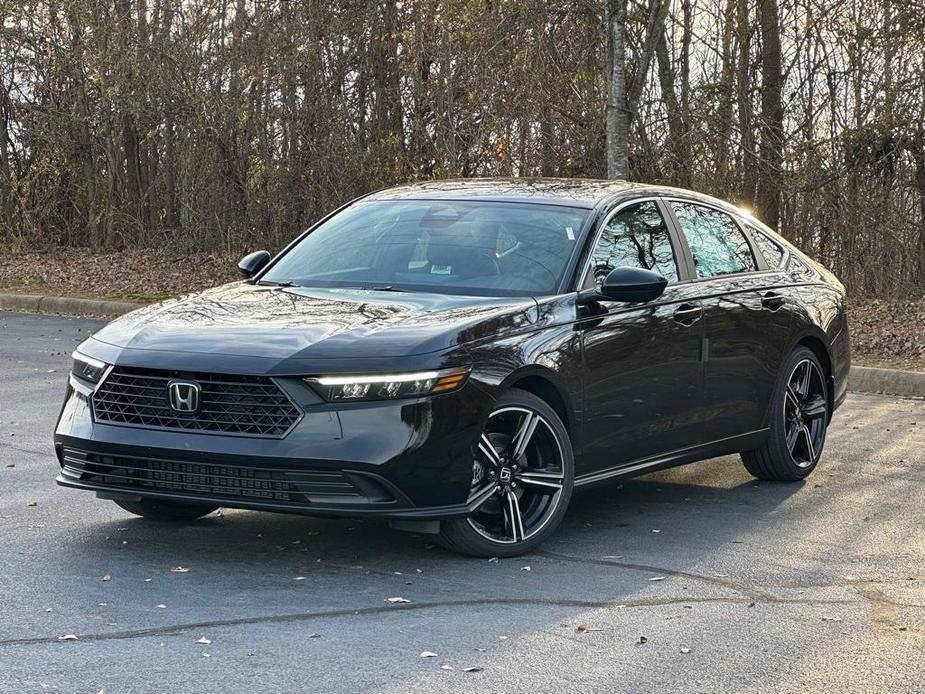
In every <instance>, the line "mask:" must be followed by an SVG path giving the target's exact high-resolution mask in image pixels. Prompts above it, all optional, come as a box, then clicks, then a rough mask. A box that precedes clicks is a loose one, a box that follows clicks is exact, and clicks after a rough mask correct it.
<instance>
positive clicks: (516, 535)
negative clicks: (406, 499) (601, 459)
mask: <svg viewBox="0 0 925 694" xmlns="http://www.w3.org/2000/svg"><path fill="white" fill-rule="evenodd" d="M522 434H523V435H526V440H524V436H522ZM489 448H490V450H488V449H489ZM472 455H473V489H472V496H473V497H475V498H481V504H480V505H479V506H478V507H477V508H476V510H475V511H473V513H472V514H471V515H470V516H469V517H468V518H460V519H455V520H448V521H443V522H442V523H441V531H440V536H439V541H440V543H441V544H443V546H444V547H446V548H447V549H450V550H452V551H454V552H458V553H460V554H467V555H469V556H473V557H516V556H518V555H521V554H524V553H526V552H529V551H531V550H533V549H534V548H536V547H538V546H539V545H540V544H542V543H543V542H544V541H545V540H546V539H548V538H549V536H550V535H552V534H553V533H554V532H555V531H556V528H558V527H559V524H560V523H561V522H562V519H563V517H564V516H565V512H566V509H567V508H568V504H569V501H570V500H571V498H572V490H573V488H574V484H575V462H574V457H573V452H572V442H571V440H570V439H569V435H568V431H567V430H566V428H565V425H564V424H563V423H562V420H561V419H560V418H559V415H558V414H556V412H555V410H553V409H552V407H550V406H549V405H548V404H547V403H546V402H545V401H544V400H542V399H541V398H538V397H537V396H535V395H533V394H532V393H528V392H526V391H523V390H518V389H511V390H509V391H508V392H506V393H504V394H503V395H502V396H501V397H500V398H498V400H497V402H496V403H495V406H494V408H493V410H492V412H491V414H490V415H489V417H488V421H487V422H486V425H485V430H484V432H483V433H482V436H481V438H480V439H479V441H478V442H477V443H476V444H475V445H474V446H473V452H472ZM511 497H513V499H512V498H511Z"/></svg>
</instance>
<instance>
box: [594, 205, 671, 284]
mask: <svg viewBox="0 0 925 694" xmlns="http://www.w3.org/2000/svg"><path fill="white" fill-rule="evenodd" d="M627 266H629V267H639V268H644V269H646V270H654V271H656V272H658V273H660V274H662V275H664V276H665V277H666V278H668V281H669V282H676V281H677V280H678V266H677V264H676V263H675V257H674V250H673V249H672V247H671V237H670V236H669V234H668V227H667V226H666V225H665V221H664V220H663V219H662V215H661V214H660V213H659V211H658V205H656V203H655V202H652V201H649V202H640V203H637V204H635V205H630V206H628V207H625V208H623V209H622V210H620V211H619V212H617V213H616V214H615V215H614V216H613V217H611V218H610V220H609V221H608V222H607V226H605V227H604V229H603V231H602V232H601V236H600V238H599V239H598V241H597V245H596V246H595V247H594V251H593V252H592V255H591V269H592V271H593V275H592V276H593V281H594V286H597V287H600V286H601V285H602V284H603V282H604V278H605V277H607V275H608V274H609V273H610V271H611V270H613V269H614V268H618V267H627ZM585 284H586V286H590V285H591V282H590V281H588V280H586V282H585Z"/></svg>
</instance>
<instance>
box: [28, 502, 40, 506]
mask: <svg viewBox="0 0 925 694" xmlns="http://www.w3.org/2000/svg"><path fill="white" fill-rule="evenodd" d="M38 505H39V502H38V501H27V502H26V506H38Z"/></svg>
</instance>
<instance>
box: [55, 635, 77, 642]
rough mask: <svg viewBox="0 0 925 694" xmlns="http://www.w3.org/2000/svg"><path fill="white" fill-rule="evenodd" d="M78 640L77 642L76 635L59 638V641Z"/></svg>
mask: <svg viewBox="0 0 925 694" xmlns="http://www.w3.org/2000/svg"><path fill="white" fill-rule="evenodd" d="M76 640H77V635H76V634H65V635H64V636H59V637H58V641H76Z"/></svg>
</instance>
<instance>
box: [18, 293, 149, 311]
mask: <svg viewBox="0 0 925 694" xmlns="http://www.w3.org/2000/svg"><path fill="white" fill-rule="evenodd" d="M142 306H144V304H137V303H134V302H131V301H101V300H99V299H77V298H73V297H66V296H41V295H38V294H0V309H5V310H11V311H29V312H31V313H67V314H70V315H75V316H121V315H122V314H123V313H128V312H129V311H134V310H135V309H136V308H141V307H142Z"/></svg>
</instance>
